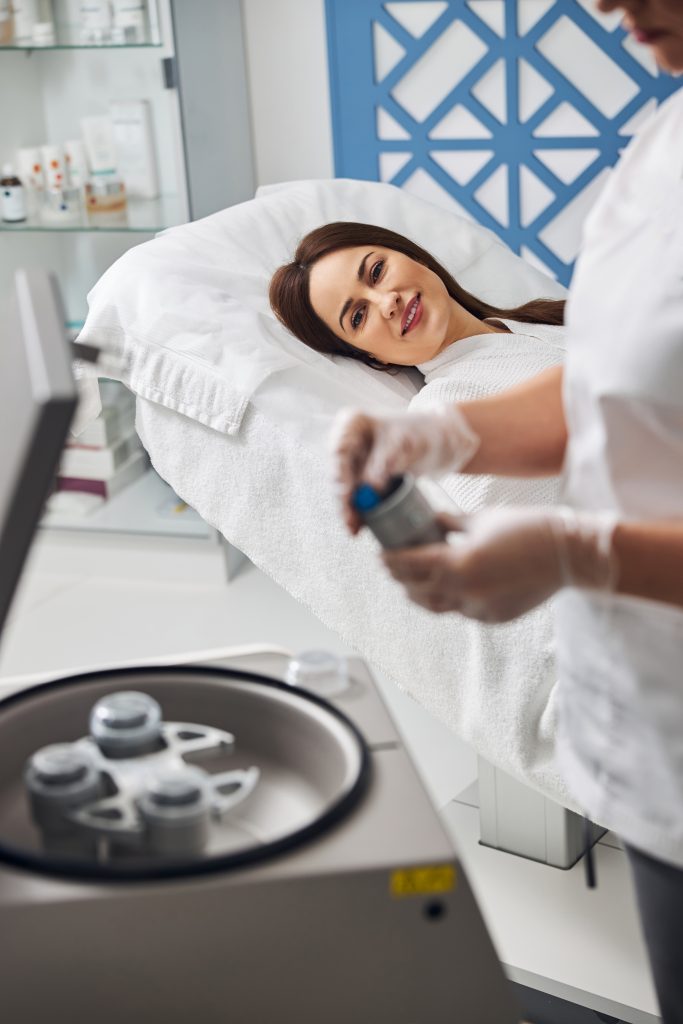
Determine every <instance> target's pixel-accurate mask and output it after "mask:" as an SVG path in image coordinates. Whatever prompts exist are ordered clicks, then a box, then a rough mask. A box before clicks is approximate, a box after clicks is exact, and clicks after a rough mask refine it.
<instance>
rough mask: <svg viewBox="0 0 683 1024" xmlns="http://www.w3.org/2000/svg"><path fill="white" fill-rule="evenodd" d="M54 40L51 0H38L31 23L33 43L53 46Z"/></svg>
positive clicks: (55, 40)
mask: <svg viewBox="0 0 683 1024" xmlns="http://www.w3.org/2000/svg"><path fill="white" fill-rule="evenodd" d="M56 42H57V39H56V36H55V19H54V14H53V11H52V0H38V5H37V10H36V20H35V21H34V23H33V45H34V46H54V45H55V43H56Z"/></svg>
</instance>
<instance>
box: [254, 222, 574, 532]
mask: <svg viewBox="0 0 683 1024" xmlns="http://www.w3.org/2000/svg"><path fill="white" fill-rule="evenodd" d="M270 303H271V306H272V308H273V310H274V312H275V314H276V316H277V317H278V319H279V320H280V321H281V322H282V323H283V324H284V326H285V327H287V328H288V329H289V330H290V331H291V332H292V334H294V335H295V337H297V338H299V339H300V340H301V341H303V342H304V343H305V344H306V345H308V346H309V347H310V348H312V349H315V350H316V351H317V352H323V353H326V354H329V355H342V356H348V357H349V358H351V359H358V360H360V361H361V362H364V363H366V364H367V365H368V366H371V367H373V368H374V369H377V370H378V371H385V372H391V370H392V369H395V368H404V367H407V366H415V367H417V368H418V369H419V370H420V371H421V372H422V373H423V374H424V378H425V386H424V387H423V388H422V389H421V391H420V392H419V393H418V394H417V395H416V396H415V398H413V400H412V401H411V403H410V410H411V412H415V414H416V415H419V411H420V410H421V409H428V408H429V409H432V408H434V407H435V406H443V405H445V404H449V405H450V404H454V403H461V402H468V401H472V400H474V399H480V398H483V397H485V396H486V395H492V394H494V393H495V392H497V391H502V390H505V389H506V388H509V387H511V386H512V385H514V384H516V383H518V382H519V383H521V382H522V381H524V380H526V379H527V378H531V377H534V376H536V375H537V374H538V373H540V372H541V371H543V370H547V369H550V368H551V367H554V366H557V365H558V364H559V363H561V361H562V358H563V351H564V340H563V336H564V330H563V326H562V325H563V321H564V301H562V300H557V299H543V298H538V299H535V300H533V301H531V302H527V303H525V304H524V305H522V306H519V307H516V308H514V309H499V308H497V307H495V306H491V305H490V304H488V303H486V302H483V301H482V300H480V299H478V298H476V297H475V296H474V295H471V294H469V293H468V292H466V291H465V290H464V289H463V288H461V287H460V285H459V284H458V283H457V282H456V281H455V280H454V278H453V277H452V276H451V274H449V272H448V271H447V270H446V269H445V268H444V267H442V266H441V264H440V263H438V261H437V260H436V259H434V257H433V256H431V255H430V254H429V253H427V252H425V250H424V249H421V248H420V246H419V245H416V244H415V243H414V242H411V241H410V240H409V239H407V238H405V237H404V236H403V235H400V234H397V233H396V232H393V231H389V230H387V229H385V228H380V227H376V226H374V225H371V224H358V223H353V222H346V221H340V222H338V223H334V224H327V225H325V226H324V227H320V228H316V229H315V230H314V231H311V232H310V233H309V234H308V235H306V237H305V238H304V239H303V240H302V241H301V242H300V244H299V246H298V248H297V250H296V252H295V254H294V259H293V261H292V262H291V263H288V264H286V265H285V266H282V267H280V268H279V269H278V270H277V271H276V273H275V274H274V276H273V279H272V281H271V285H270ZM418 426H419V424H418V422H417V421H416V427H418ZM541 429H542V428H541ZM419 435H420V430H419V429H416V431H415V438H416V443H419ZM440 483H441V485H442V487H443V488H444V490H445V491H446V492H447V493H448V495H449V496H450V497H451V498H452V499H453V501H454V502H455V503H456V505H457V506H458V507H459V508H460V509H462V510H463V511H465V512H468V513H469V512H475V511H477V510H478V509H479V508H481V507H483V506H485V505H523V504H531V505H539V504H545V503H553V502H555V501H556V500H557V496H558V486H559V481H558V478H557V477H546V478H541V479H538V480H529V479H524V480H522V479H516V478H501V477H481V476H465V475H457V476H456V475H455V474H449V475H448V476H446V477H442V478H441V479H440Z"/></svg>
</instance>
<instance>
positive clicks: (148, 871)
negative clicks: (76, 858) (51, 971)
mask: <svg viewBox="0 0 683 1024" xmlns="http://www.w3.org/2000/svg"><path fill="white" fill-rule="evenodd" d="M160 672H163V673H165V674H166V675H167V676H170V677H174V676H182V675H185V674H187V673H188V672H192V674H193V675H194V676H196V675H200V676H204V677H205V678H206V679H207V680H210V679H213V680H221V679H223V680H225V679H236V680H239V681H240V682H247V683H256V684H258V685H259V686H266V687H269V688H270V689H274V690H280V691H282V692H285V693H287V694H289V695H290V696H291V695H292V694H295V695H296V696H297V697H298V698H300V699H301V700H304V701H307V702H309V703H311V704H315V705H317V706H318V707H321V708H324V710H325V711H326V712H327V713H328V714H331V715H332V716H333V717H334V718H337V719H338V720H339V721H340V722H342V723H343V725H344V726H345V727H346V728H347V729H348V731H349V733H350V734H351V736H352V737H353V739H354V740H355V742H356V745H357V749H358V754H359V771H358V776H357V778H356V779H355V781H354V782H353V784H352V785H351V787H350V788H349V789H348V791H347V792H345V793H343V794H342V795H341V796H340V797H339V798H338V799H337V800H335V801H334V802H333V803H332V804H331V805H330V807H328V809H327V810H326V811H324V813H323V814H321V815H320V817H319V818H317V819H316V820H315V821H314V822H312V823H311V824H310V825H306V826H304V827H303V828H301V829H297V830H296V831H294V832H292V833H290V834H289V835H287V836H285V837H283V838H282V839H277V840H274V841H273V842H271V843H265V844H264V845H263V846H257V847H254V848H253V849H249V850H244V851H240V852H238V853H230V854H223V855H218V856H214V857H211V858H207V859H205V860H197V861H171V860H164V861H160V862H158V863H155V864H149V865H144V866H140V865H138V866H132V867H130V868H125V869H124V868H121V867H116V868H111V867H109V866H106V865H104V864H97V863H96V862H93V863H88V862H82V863H81V862H77V863H76V862H73V863H70V862H68V861H67V862H63V861H61V860H58V859H57V858H53V857H50V856H49V855H46V854H42V853H41V854H34V853H31V852H28V851H26V850H21V849H19V848H17V847H14V846H11V845H9V844H7V843H5V842H3V841H2V840H0V862H4V863H5V864H10V865H12V866H13V867H17V868H22V869H24V870H27V871H31V872H36V873H38V874H41V875H52V876H58V877H60V878H67V879H77V880H81V881H84V880H89V879H93V880H97V881H98V882H112V883H122V882H124V883H125V882H143V881H144V882H150V881H164V880H170V879H174V878H183V877H184V878H188V877H192V876H199V875H212V874H216V873H217V872H223V871H230V870H233V869H234V868H240V867H245V866H248V865H251V864H256V863H259V862H261V861H266V860H271V859H272V858H273V857H276V856H277V855H278V854H281V853H285V852H287V851H289V850H293V849H295V848H296V847H298V846H302V845H304V844H305V843H307V842H308V841H310V840H311V839H314V838H315V837H316V836H319V835H321V834H322V833H323V832H326V831H328V829H331V828H332V827H333V826H334V825H336V824H337V822H339V821H341V820H342V819H343V818H345V817H346V815H347V814H348V813H349V812H350V811H351V809H352V808H353V807H354V806H355V805H356V804H357V803H358V802H359V801H360V799H361V798H362V796H363V795H364V793H365V792H366V790H367V788H368V784H369V782H370V774H371V761H370V754H369V751H368V747H367V744H366V742H365V739H364V738H363V736H362V734H361V733H360V731H359V730H358V728H357V727H356V726H355V725H354V723H353V722H352V721H351V720H350V719H349V718H348V717H347V716H346V715H345V714H344V713H343V712H342V711H340V710H339V709H338V708H336V707H335V706H334V705H333V704H330V703H329V701H326V700H324V699H323V698H322V697H318V696H317V695H316V694H313V693H310V692H309V691H308V690H303V689H301V688H299V687H296V686H290V685H288V684H287V683H283V682H281V681H280V680H279V679H275V678H274V677H272V676H268V675H265V674H263V673H260V672H249V671H243V670H242V669H234V668H207V667H204V666H194V665H185V666H181V665H172V666H167V665H159V666H156V667H155V666H144V667H140V668H135V666H132V667H128V668H122V669H108V670H106V671H102V672H88V673H84V674H83V675H78V674H76V675H72V676H64V677H62V678H60V679H54V680H52V681H51V682H49V683H40V684H38V685H37V686H31V687H29V688H27V689H25V690H21V691H20V692H19V693H15V694H12V695H10V696H9V697H6V698H4V699H3V700H2V701H0V711H1V710H2V709H3V708H5V707H7V706H8V705H10V704H19V703H23V702H24V701H25V700H27V699H30V697H31V696H32V695H36V694H38V693H44V692H45V691H46V690H58V689H61V688H63V687H66V686H70V685H73V684H74V683H85V682H104V681H106V680H107V679H112V678H117V679H120V680H122V681H123V680H125V679H126V677H129V676H135V677H136V678H138V679H139V678H140V676H141V675H143V676H145V675H153V676H158V675H159V673H160Z"/></svg>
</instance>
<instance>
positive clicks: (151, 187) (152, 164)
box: [109, 100, 159, 199]
mask: <svg viewBox="0 0 683 1024" xmlns="http://www.w3.org/2000/svg"><path fill="white" fill-rule="evenodd" d="M109 116H110V119H111V124H112V133H113V139H114V146H115V149H116V161H117V167H118V170H119V174H120V175H121V177H122V178H123V180H124V182H125V185H126V191H127V193H128V195H129V196H137V197H139V198H141V199H156V197H157V196H158V195H159V175H158V171H157V159H156V152H155V149H154V139H153V136H152V115H151V111H150V106H149V103H148V101H147V100H126V101H121V102H119V103H112V104H110V107H109Z"/></svg>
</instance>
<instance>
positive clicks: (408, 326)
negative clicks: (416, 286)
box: [401, 292, 423, 334]
mask: <svg viewBox="0 0 683 1024" xmlns="http://www.w3.org/2000/svg"><path fill="white" fill-rule="evenodd" d="M413 309H414V312H413V318H412V320H411V321H410V323H408V322H407V321H408V318H409V316H410V314H411V312H412V311H413ZM422 309H423V306H422V299H421V298H420V293H419V292H418V293H417V295H416V296H415V298H414V299H413V301H412V302H411V303H410V304H409V305H408V308H407V309H406V314H405V317H404V320H403V324H402V325H401V327H402V329H401V334H407V333H408V331H412V330H413V328H414V327H417V325H418V324H419V322H420V320H421V318H422Z"/></svg>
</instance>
